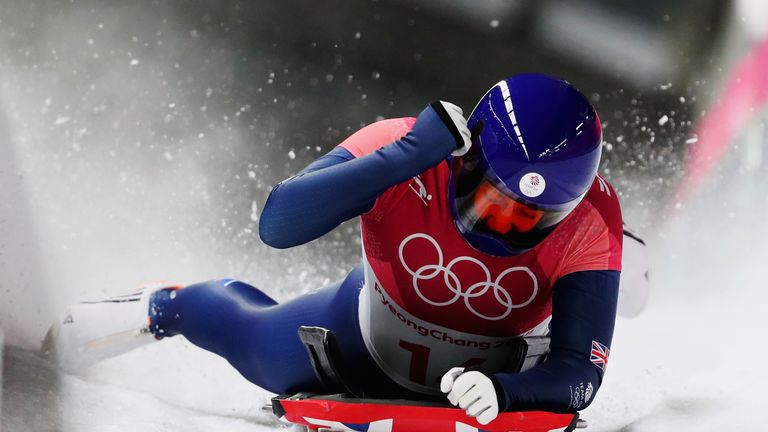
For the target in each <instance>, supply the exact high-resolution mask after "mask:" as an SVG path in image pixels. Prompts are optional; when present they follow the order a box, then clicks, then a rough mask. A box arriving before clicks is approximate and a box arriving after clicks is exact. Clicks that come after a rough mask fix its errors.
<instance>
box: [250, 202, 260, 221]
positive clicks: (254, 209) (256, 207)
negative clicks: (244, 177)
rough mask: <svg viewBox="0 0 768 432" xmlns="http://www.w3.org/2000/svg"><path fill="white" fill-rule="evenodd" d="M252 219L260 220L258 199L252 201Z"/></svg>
mask: <svg viewBox="0 0 768 432" xmlns="http://www.w3.org/2000/svg"><path fill="white" fill-rule="evenodd" d="M251 221H253V222H258V221H259V205H258V204H257V203H256V201H252V202H251Z"/></svg>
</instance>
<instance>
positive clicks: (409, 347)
mask: <svg viewBox="0 0 768 432" xmlns="http://www.w3.org/2000/svg"><path fill="white" fill-rule="evenodd" d="M400 348H403V349H404V350H406V351H409V352H410V353H411V366H410V370H409V374H408V378H409V379H410V380H411V381H413V382H415V383H418V384H423V385H426V384H427V366H428V364H429V355H430V351H431V349H430V348H429V347H428V346H425V345H419V344H416V343H413V342H408V341H404V340H402V339H401V340H400ZM484 362H485V359H484V358H477V357H472V358H470V359H468V360H466V361H465V362H464V363H462V364H460V365H458V367H463V368H468V367H472V366H479V365H481V364H483V363H484ZM451 367H454V366H453V365H451V366H450V367H448V368H446V370H445V371H442V372H441V375H440V376H439V377H438V378H437V379H436V381H438V382H439V381H440V378H441V377H442V373H444V372H448V369H450V368H451Z"/></svg>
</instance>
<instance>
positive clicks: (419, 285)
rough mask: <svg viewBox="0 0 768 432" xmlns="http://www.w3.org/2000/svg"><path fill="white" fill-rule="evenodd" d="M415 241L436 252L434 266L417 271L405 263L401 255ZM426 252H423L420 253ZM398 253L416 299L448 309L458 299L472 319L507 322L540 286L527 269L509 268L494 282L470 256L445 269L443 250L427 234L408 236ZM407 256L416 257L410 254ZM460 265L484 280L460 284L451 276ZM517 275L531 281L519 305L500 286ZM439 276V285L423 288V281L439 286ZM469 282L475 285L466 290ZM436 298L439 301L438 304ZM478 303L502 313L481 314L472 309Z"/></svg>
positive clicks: (483, 265)
mask: <svg viewBox="0 0 768 432" xmlns="http://www.w3.org/2000/svg"><path fill="white" fill-rule="evenodd" d="M419 239H421V240H419ZM414 241H421V242H424V241H426V242H428V243H429V244H430V245H431V246H432V248H434V251H435V252H436V255H437V262H436V263H434V264H424V265H422V266H421V267H419V268H416V269H414V268H413V267H411V266H409V265H408V263H407V262H406V259H405V254H404V252H405V249H406V247H407V246H408V245H409V244H412V243H413V242H414ZM425 251H426V250H425V249H422V250H420V251H419V252H425ZM398 252H399V255H400V263H401V264H402V265H403V267H404V268H405V270H406V271H407V272H408V273H409V274H410V275H411V276H413V279H412V282H413V289H414V290H415V291H416V294H417V295H418V296H419V298H421V299H422V300H424V301H425V302H426V303H428V304H430V305H432V306H438V307H441V306H449V305H452V304H454V303H456V302H457V301H459V299H462V300H463V301H464V305H465V306H466V307H467V309H468V310H469V311H470V312H471V313H473V314H474V315H475V316H477V317H479V318H482V319H486V320H489V321H497V320H501V319H504V318H506V317H507V316H508V315H509V314H510V313H511V312H512V311H513V310H514V309H519V308H522V307H525V306H528V305H529V304H530V303H531V302H532V301H533V299H534V298H536V294H537V293H538V292H539V283H538V281H537V280H536V276H535V275H534V274H533V272H532V271H531V269H529V268H528V267H524V266H521V267H510V268H508V269H506V270H504V271H503V272H501V273H499V275H498V276H496V278H495V279H493V278H492V277H491V272H490V270H488V267H486V265H485V264H483V263H482V262H481V261H480V260H478V259H476V258H473V257H470V256H458V257H456V258H454V259H453V260H451V261H450V262H449V263H448V265H444V263H445V258H444V256H443V250H442V249H441V248H440V245H439V244H438V243H437V241H436V240H435V239H434V238H432V237H430V236H429V235H427V234H423V233H416V234H411V235H409V236H408V237H406V238H405V239H403V241H402V242H401V243H400V248H399V251H398ZM430 255H431V254H428V253H419V254H418V256H419V257H424V256H430ZM410 256H416V255H413V254H411V255H410ZM459 263H470V264H472V265H474V266H476V267H477V268H478V269H479V270H480V274H482V275H484V279H482V280H477V278H476V277H475V278H474V280H469V281H465V280H462V279H461V278H460V277H459V276H458V275H457V274H456V272H454V268H455V266H456V265H457V264H459ZM516 272H522V273H523V274H524V275H527V276H528V277H529V278H530V280H531V284H530V290H531V295H530V296H529V297H528V298H527V299H526V300H525V301H523V302H522V303H520V304H515V302H514V300H513V299H512V296H511V295H510V294H509V292H510V290H508V289H506V288H505V287H504V286H502V285H501V282H502V281H503V280H504V278H505V277H508V276H510V275H512V274H513V273H516ZM440 275H442V279H443V283H442V284H439V283H438V284H432V285H431V286H429V287H426V286H425V283H426V281H430V280H437V281H438V282H439V279H437V278H438V277H439V276H440ZM470 282H474V283H472V284H471V285H469V286H468V287H467V288H466V289H465V288H464V283H466V284H468V283H470ZM516 288H517V287H516ZM516 291H517V290H516ZM438 298H439V299H440V300H437V299H438ZM476 299H477V300H476ZM481 299H484V300H485V303H486V304H487V303H488V302H489V301H492V302H495V303H496V304H498V306H499V308H497V309H499V310H501V311H502V312H501V313H500V314H484V313H482V312H480V311H478V310H477V307H476V306H474V305H473V301H474V303H476V304H477V303H479V302H480V301H482V300H481ZM491 299H493V300H491Z"/></svg>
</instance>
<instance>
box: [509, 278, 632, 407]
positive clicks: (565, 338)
mask: <svg viewBox="0 0 768 432" xmlns="http://www.w3.org/2000/svg"><path fill="white" fill-rule="evenodd" d="M618 292H619V272H618V271H614V270H600V271H596V270H592V271H581V272H575V273H571V274H568V275H566V276H564V277H562V278H560V279H559V280H558V281H557V282H556V283H555V286H554V288H553V294H552V324H551V342H550V350H551V353H550V355H549V357H548V358H547V360H546V361H545V362H544V363H541V364H540V365H538V366H536V367H533V368H531V369H529V370H527V371H525V372H522V373H519V374H511V373H498V374H495V375H494V379H495V381H496V384H497V385H496V391H497V395H498V398H499V405H500V406H499V408H500V411H511V410H525V409H537V410H550V411H576V410H581V409H584V408H586V407H587V406H589V404H590V403H591V402H592V400H594V397H595V396H594V395H595V393H596V392H597V389H598V388H599V387H600V384H601V383H602V381H603V373H604V370H605V363H601V362H600V361H599V359H598V358H597V357H599V356H600V353H599V348H600V346H599V345H598V346H596V347H597V348H598V352H597V353H596V354H597V356H596V357H592V354H593V352H592V347H593V342H596V343H598V344H600V345H602V346H603V347H605V348H606V353H605V357H606V361H607V355H608V352H607V348H608V347H610V346H611V340H612V338H613V327H614V322H615V319H616V302H617V299H618ZM591 358H593V359H594V360H595V361H594V362H593V361H591V360H590V359H591ZM601 366H602V367H601ZM590 387H591V391H590ZM587 396H589V397H587Z"/></svg>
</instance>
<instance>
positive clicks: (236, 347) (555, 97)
mask: <svg viewBox="0 0 768 432" xmlns="http://www.w3.org/2000/svg"><path fill="white" fill-rule="evenodd" d="M601 140H602V130H601V125H600V120H599V118H598V115H597V113H596V112H595V110H594V109H593V107H592V106H591V105H590V103H589V101H588V100H587V99H586V98H585V97H584V95H582V94H581V93H580V92H579V91H578V90H577V89H576V88H575V87H573V86H572V85H571V84H569V83H567V82H565V81H563V80H560V79H557V78H552V77H548V76H544V75H535V74H528V75H517V76H513V77H511V78H507V79H505V80H502V81H500V82H499V83H498V84H496V85H495V86H493V87H492V88H491V89H490V90H489V91H488V92H487V93H486V94H485V95H484V96H483V97H482V98H481V99H480V101H479V103H478V104H477V106H476V107H475V109H474V110H473V111H472V113H471V115H470V116H469V119H468V120H465V118H464V117H463V113H462V111H461V109H460V108H458V107H457V106H455V105H452V104H450V103H447V102H436V103H433V104H431V105H430V106H428V107H427V108H426V109H424V110H423V111H422V112H421V114H419V116H418V117H417V118H397V119H389V120H382V121H379V122H376V123H373V124H371V125H369V126H366V127H364V128H362V129H361V130H359V131H357V132H356V133H354V134H353V135H352V136H350V137H349V138H347V139H346V140H345V141H343V142H342V143H341V144H339V145H338V146H337V147H336V148H335V149H333V150H332V151H331V152H329V153H328V154H326V155H324V156H322V157H320V158H319V159H317V160H316V161H315V162H313V163H312V164H310V165H309V166H307V167H306V168H305V169H303V170H302V171H301V172H299V173H298V174H297V175H295V176H293V177H291V178H289V179H287V180H285V181H283V182H281V183H279V184H278V185H277V186H275V188H274V189H273V191H272V192H271V194H270V196H269V199H268V200H267V203H266V205H265V207H264V211H263V213H262V215H261V218H260V227H259V232H260V235H261V238H262V240H263V241H264V242H265V243H267V244H269V245H271V246H274V247H277V248H288V247H292V246H296V245H300V244H303V243H306V242H309V241H311V240H313V239H316V238H319V237H321V236H322V235H324V234H325V233H327V232H328V231H330V230H332V229H333V228H334V227H336V226H338V225H339V224H340V223H342V222H344V221H346V220H349V219H351V218H354V217H358V216H359V217H360V225H361V231H362V240H363V259H362V263H361V264H360V265H359V266H357V267H356V268H354V269H353V270H352V271H351V272H350V273H349V274H348V276H347V277H346V278H345V279H344V280H343V281H341V282H338V283H335V284H332V285H330V286H327V287H324V288H320V289H318V290H317V291H315V292H312V293H310V294H307V295H304V296H301V297H298V298H296V299H294V300H291V301H289V302H285V303H282V304H278V303H277V302H275V301H274V300H272V299H271V298H270V297H269V296H268V295H267V294H265V293H264V292H262V291H260V290H258V289H256V288H254V287H253V286H250V285H248V284H246V283H244V282H241V281H237V280H229V279H224V280H217V281H211V282H205V283H200V284H196V285H191V286H186V287H184V288H180V287H171V286H167V285H163V286H154V287H149V288H145V289H143V290H140V291H138V292H136V293H134V294H131V295H127V296H123V297H118V298H113V299H110V300H107V301H106V302H101V303H96V304H94V303H86V304H80V305H78V306H76V307H75V308H74V309H73V310H72V311H71V313H70V314H69V315H68V317H67V319H66V320H65V322H64V324H63V325H61V326H60V327H59V328H58V329H56V330H55V331H54V332H53V333H52V335H51V338H52V339H53V340H55V341H56V342H57V346H70V347H71V346H78V347H83V346H90V347H91V348H94V347H96V346H98V347H100V348H99V349H103V350H105V351H104V352H107V353H106V354H101V353H99V354H96V353H95V352H96V349H95V348H94V354H92V355H91V357H92V358H95V357H98V356H109V355H113V354H115V353H116V352H114V351H112V352H108V351H109V349H108V348H105V347H106V346H108V345H109V344H107V343H101V344H94V343H93V341H95V340H97V341H101V342H104V341H108V340H110V338H113V339H114V337H113V336H114V335H120V334H122V335H126V334H143V335H149V334H152V335H154V336H155V338H157V339H162V338H164V337H171V336H175V335H183V336H185V337H186V338H187V339H189V340H190V341H191V342H192V343H194V344H196V345H198V346H200V347H202V348H204V349H207V350H209V351H212V352H214V353H216V354H219V355H220V356H222V357H224V358H225V359H227V360H228V361H229V362H230V363H231V364H232V365H233V366H234V367H235V368H237V370H238V371H239V372H240V373H241V374H242V375H243V376H244V377H245V378H246V379H248V380H250V381H251V382H253V383H254V384H256V385H258V386H260V387H263V388H265V389H267V390H270V391H272V392H275V393H283V394H285V393H294V392H300V391H317V392H322V391H323V388H324V387H323V383H322V382H321V381H320V379H319V378H318V375H317V374H316V371H315V369H314V368H313V366H312V364H311V363H310V359H309V356H308V355H307V353H306V348H305V346H304V344H303V343H302V341H301V340H300V339H299V336H298V335H297V330H298V328H299V327H300V326H316V327H323V328H325V329H328V330H330V331H332V332H333V333H334V334H335V337H336V340H337V341H338V347H339V349H340V353H339V359H338V360H339V362H340V365H341V366H342V368H343V369H345V370H350V371H358V372H360V373H359V374H357V376H358V377H361V380H362V381H363V382H362V385H363V386H364V387H365V388H366V390H367V391H369V392H370V393H371V394H376V395H379V396H383V397H386V396H402V395H408V396H410V397H413V396H414V395H417V396H416V397H418V396H422V397H425V398H429V397H432V398H434V397H439V398H445V397H447V399H448V401H449V402H450V403H451V404H453V405H456V406H458V407H460V408H461V409H464V410H466V412H467V414H468V415H470V416H473V417H476V418H477V420H478V421H479V422H480V423H482V424H487V423H488V422H490V421H492V420H493V419H494V418H495V417H496V416H497V415H498V413H499V412H500V411H505V410H549V411H577V410H581V409H583V408H586V407H587V406H588V405H589V404H590V403H591V402H592V400H594V395H595V392H596V391H597V390H598V388H599V387H600V385H601V383H602V381H603V374H604V372H605V367H606V365H607V362H608V356H609V349H610V345H611V340H612V337H613V327H614V321H615V316H616V304H617V296H618V291H619V274H620V270H621V261H622V218H621V210H620V207H619V202H618V199H617V196H616V193H615V191H614V190H613V189H612V187H611V186H610V184H609V183H608V182H607V181H606V180H605V179H604V178H602V177H600V176H599V175H598V174H597V167H598V163H599V161H600V152H601ZM128 309H130V310H131V312H121V311H128ZM106 317H110V318H109V319H107V318H106ZM148 318H149V319H148ZM89 322H91V323H92V322H100V323H102V324H100V325H99V326H92V325H91V326H89V325H87V323H89ZM126 329H134V330H131V331H132V333H131V332H127V330H126ZM135 329H139V330H138V331H136V330H135ZM107 335H113V336H107ZM521 337H522V338H525V339H523V340H531V341H533V340H546V341H548V342H549V345H548V350H547V351H546V353H545V354H546V355H543V356H539V357H538V358H536V361H535V362H533V363H527V364H526V366H525V368H527V369H525V370H521V369H520V367H519V364H520V363H521V359H520V358H519V357H520V352H519V347H520V346H519V345H518V344H517V342H519V341H520V340H521ZM537 337H538V339H537ZM144 339H146V338H144ZM144 339H142V338H141V337H137V338H136V339H135V340H136V342H135V344H141V343H143V342H141V340H144ZM89 344H90V345H89ZM125 346H127V344H125V343H123V345H122V348H121V349H124V348H125ZM531 346H532V345H531ZM529 348H530V346H529ZM59 351H60V352H59V356H60V358H61V359H62V361H63V362H64V363H67V362H69V364H70V365H75V364H76V363H78V362H87V361H89V360H88V359H86V357H87V356H86V355H84V353H85V352H87V351H88V350H87V349H86V350H83V349H82V348H80V349H78V350H69V351H66V350H61V349H59ZM532 352H533V351H531V352H529V354H530V353H532ZM73 353H76V355H75V354H73ZM513 364H517V365H518V366H512V365H513Z"/></svg>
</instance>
